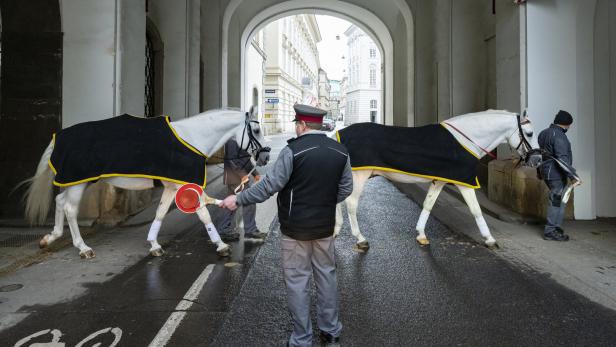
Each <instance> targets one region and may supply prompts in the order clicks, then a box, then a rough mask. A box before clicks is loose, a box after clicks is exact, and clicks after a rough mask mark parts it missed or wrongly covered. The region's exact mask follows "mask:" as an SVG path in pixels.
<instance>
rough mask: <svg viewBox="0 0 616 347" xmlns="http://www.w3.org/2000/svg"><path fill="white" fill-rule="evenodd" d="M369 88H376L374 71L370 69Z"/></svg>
mask: <svg viewBox="0 0 616 347" xmlns="http://www.w3.org/2000/svg"><path fill="white" fill-rule="evenodd" d="M370 87H372V88H375V87H376V69H375V68H370Z"/></svg>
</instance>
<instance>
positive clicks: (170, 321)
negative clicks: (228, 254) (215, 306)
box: [149, 264, 214, 347]
mask: <svg viewBox="0 0 616 347" xmlns="http://www.w3.org/2000/svg"><path fill="white" fill-rule="evenodd" d="M213 269H214V264H210V265H208V266H206V267H205V269H203V272H202V273H201V275H199V277H198V278H197V280H195V282H194V283H193V284H192V286H191V287H190V289H188V291H187V292H186V295H184V299H183V300H182V301H180V303H179V304H178V305H177V306H176V307H175V312H173V313H172V314H171V316H169V318H167V321H166V322H165V325H163V327H162V328H160V330H159V331H158V334H156V337H154V340H152V342H150V346H149V347H163V346H165V345H166V344H167V342H169V339H170V338H171V336H173V333H174V332H175V329H177V327H178V326H179V325H180V323H181V322H182V319H184V316H186V311H187V310H188V309H189V308H190V307H191V306H192V304H193V302H194V301H195V300H196V299H197V297H198V296H199V293H201V290H202V289H203V286H204V285H205V282H207V279H208V278H209V277H210V274H211V273H212V270H213Z"/></svg>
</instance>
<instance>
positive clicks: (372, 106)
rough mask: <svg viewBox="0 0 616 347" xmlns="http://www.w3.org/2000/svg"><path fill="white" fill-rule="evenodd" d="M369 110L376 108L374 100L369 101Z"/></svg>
mask: <svg viewBox="0 0 616 347" xmlns="http://www.w3.org/2000/svg"><path fill="white" fill-rule="evenodd" d="M370 108H376V100H370Z"/></svg>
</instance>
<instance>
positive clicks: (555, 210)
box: [543, 180, 567, 235]
mask: <svg viewBox="0 0 616 347" xmlns="http://www.w3.org/2000/svg"><path fill="white" fill-rule="evenodd" d="M545 184H547V186H548V188H550V196H549V201H548V202H549V203H548V213H547V222H546V223H545V228H544V229H543V233H544V234H545V235H548V234H551V233H554V232H556V229H557V228H560V227H561V226H562V225H563V219H564V218H565V207H567V204H564V203H563V202H562V198H563V193H564V190H565V186H566V185H567V181H562V180H549V181H545Z"/></svg>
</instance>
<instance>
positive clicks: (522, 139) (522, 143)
mask: <svg viewBox="0 0 616 347" xmlns="http://www.w3.org/2000/svg"><path fill="white" fill-rule="evenodd" d="M516 118H517V120H518V121H517V123H518V136H519V137H520V143H519V144H518V146H517V147H516V148H515V150H516V151H519V149H520V147H522V148H523V149H524V154H521V155H520V159H521V160H524V162H528V158H530V156H531V155H533V154H535V153H541V150H540V149H533V146H531V145H530V143H529V142H528V140H526V137H524V131H523V130H522V125H524V124H530V120H528V119H525V120H524V121H521V120H520V115H519V114H516ZM518 153H519V152H518ZM518 164H519V162H518Z"/></svg>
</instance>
